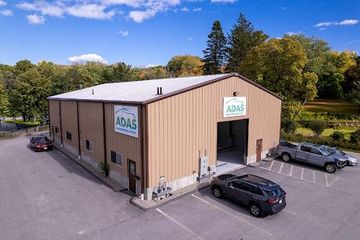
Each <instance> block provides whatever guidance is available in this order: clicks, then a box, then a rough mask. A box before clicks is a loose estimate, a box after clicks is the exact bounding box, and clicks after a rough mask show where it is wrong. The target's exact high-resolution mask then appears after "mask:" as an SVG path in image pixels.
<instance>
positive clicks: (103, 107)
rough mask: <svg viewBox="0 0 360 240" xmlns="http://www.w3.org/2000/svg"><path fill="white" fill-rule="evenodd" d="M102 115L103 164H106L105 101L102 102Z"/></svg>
mask: <svg viewBox="0 0 360 240" xmlns="http://www.w3.org/2000/svg"><path fill="white" fill-rule="evenodd" d="M102 115H103V137H104V164H105V165H106V164H107V144H106V122H105V103H104V102H102Z"/></svg>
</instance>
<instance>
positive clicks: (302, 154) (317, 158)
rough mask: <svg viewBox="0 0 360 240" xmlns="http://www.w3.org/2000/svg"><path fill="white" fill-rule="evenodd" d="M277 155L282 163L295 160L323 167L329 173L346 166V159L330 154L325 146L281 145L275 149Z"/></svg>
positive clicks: (310, 144) (340, 155) (339, 155)
mask: <svg viewBox="0 0 360 240" xmlns="http://www.w3.org/2000/svg"><path fill="white" fill-rule="evenodd" d="M277 154H278V155H279V156H281V159H282V160H283V161H284V162H289V161H291V160H296V161H299V162H303V163H308V164H312V165H315V166H320V167H323V168H324V169H325V171H327V172H329V173H334V172H336V170H338V169H341V168H343V167H345V166H346V165H347V159H346V157H345V156H343V155H342V154H336V153H330V152H329V151H328V150H327V149H326V147H325V146H322V145H317V144H312V143H301V144H298V145H295V144H292V143H288V144H284V143H282V144H279V145H278V147H277Z"/></svg>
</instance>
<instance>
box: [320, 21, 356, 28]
mask: <svg viewBox="0 0 360 240" xmlns="http://www.w3.org/2000/svg"><path fill="white" fill-rule="evenodd" d="M358 23H359V20H357V19H345V20H342V21H340V22H335V21H334V22H319V23H317V24H316V25H314V27H317V28H319V29H320V30H325V29H326V28H328V27H331V26H350V25H356V24H358Z"/></svg>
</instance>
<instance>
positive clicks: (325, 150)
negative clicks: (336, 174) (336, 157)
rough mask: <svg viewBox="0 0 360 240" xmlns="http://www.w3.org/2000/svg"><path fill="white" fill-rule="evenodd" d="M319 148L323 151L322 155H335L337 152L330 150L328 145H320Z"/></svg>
mask: <svg viewBox="0 0 360 240" xmlns="http://www.w3.org/2000/svg"><path fill="white" fill-rule="evenodd" d="M318 150H319V151H320V152H321V154H322V155H324V156H330V155H333V154H335V152H330V151H329V149H328V148H326V147H320V148H318Z"/></svg>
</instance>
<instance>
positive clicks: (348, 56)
mask: <svg viewBox="0 0 360 240" xmlns="http://www.w3.org/2000/svg"><path fill="white" fill-rule="evenodd" d="M355 64H356V61H355V55H354V53H351V52H347V51H345V52H337V51H331V52H329V53H327V54H326V58H325V61H324V64H323V67H322V69H321V72H319V73H318V76H319V81H318V83H317V88H318V95H319V97H322V98H342V97H343V90H342V85H343V84H344V79H345V78H344V76H343V75H344V73H345V72H346V71H347V70H348V69H349V68H350V67H352V66H354V65H355Z"/></svg>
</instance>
